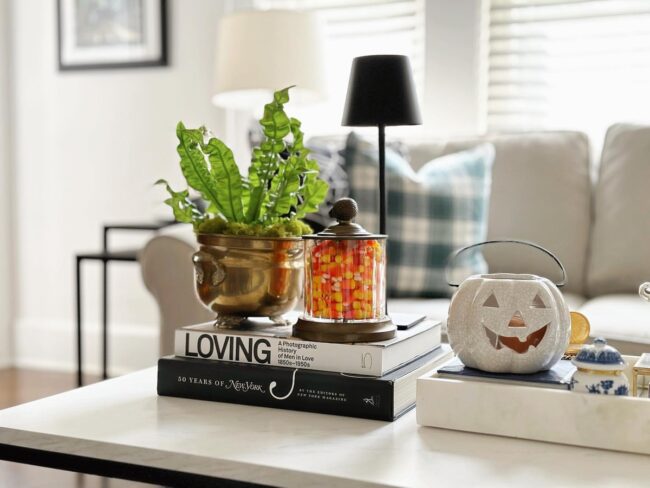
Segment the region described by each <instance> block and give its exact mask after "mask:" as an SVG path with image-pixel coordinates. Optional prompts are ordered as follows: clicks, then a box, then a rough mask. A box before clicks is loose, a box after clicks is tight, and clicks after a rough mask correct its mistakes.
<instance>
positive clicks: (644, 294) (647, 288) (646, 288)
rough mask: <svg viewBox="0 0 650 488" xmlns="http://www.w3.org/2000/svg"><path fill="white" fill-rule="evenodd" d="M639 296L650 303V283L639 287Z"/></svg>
mask: <svg viewBox="0 0 650 488" xmlns="http://www.w3.org/2000/svg"><path fill="white" fill-rule="evenodd" d="M639 296H640V297H641V298H643V299H644V300H645V301H646V302H650V281H648V282H646V283H642V284H641V286H640V287H639Z"/></svg>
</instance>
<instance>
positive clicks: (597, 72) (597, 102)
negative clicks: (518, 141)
mask: <svg viewBox="0 0 650 488" xmlns="http://www.w3.org/2000/svg"><path fill="white" fill-rule="evenodd" d="M485 27H486V34H487V35H486V36H484V38H485V39H486V40H487V46H486V49H484V53H485V57H486V59H485V63H484V66H485V68H486V70H485V71H486V72H487V73H486V77H485V80H486V85H487V86H486V87H485V91H484V93H485V95H486V96H485V114H484V115H485V122H486V127H487V129H488V130H490V131H513V130H527V129H539V128H571V129H578V130H582V131H585V132H587V133H588V134H589V135H592V136H593V135H595V134H596V133H599V132H602V131H604V129H605V128H606V127H607V126H608V125H610V124H612V123H614V122H619V121H639V120H644V119H646V120H647V117H648V114H650V1H648V0H491V1H488V2H487V22H486V25H485ZM598 135H600V134H598Z"/></svg>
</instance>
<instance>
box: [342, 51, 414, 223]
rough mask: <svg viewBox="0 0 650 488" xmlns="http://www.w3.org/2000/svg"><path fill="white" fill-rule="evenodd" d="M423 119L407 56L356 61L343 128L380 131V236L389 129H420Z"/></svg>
mask: <svg viewBox="0 0 650 488" xmlns="http://www.w3.org/2000/svg"><path fill="white" fill-rule="evenodd" d="M421 123H422V117H421V116H420V108H419V106H418V102H417V96H416V93H415V85H414V83H413V75H412V73H411V63H410V62H409V58H408V57H407V56H399V55H392V54H381V55H374V56H361V57H358V58H354V60H353V61H352V70H351V71H350V81H349V83H348V93H347V97H346V99H345V109H344V111H343V122H342V125H344V126H350V127H374V126H377V127H378V129H379V233H380V234H386V233H387V232H386V147H385V145H386V141H385V128H386V126H395V125H420V124H421Z"/></svg>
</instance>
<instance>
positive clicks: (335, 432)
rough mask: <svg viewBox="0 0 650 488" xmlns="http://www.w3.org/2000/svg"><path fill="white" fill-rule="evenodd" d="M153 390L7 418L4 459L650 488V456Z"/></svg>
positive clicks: (168, 475)
mask: <svg viewBox="0 0 650 488" xmlns="http://www.w3.org/2000/svg"><path fill="white" fill-rule="evenodd" d="M155 385H156V370H155V368H151V369H147V370H144V371H140V372H137V373H133V374H130V375H126V376H122V377H120V378H115V379H112V380H108V381H104V382H102V383H97V384H94V385H90V386H87V387H84V388H80V389H77V390H73V391H70V392H67V393H62V394H60V395H55V396H52V397H49V398H45V399H42V400H38V401H35V402H31V403H27V404H24V405H20V406H17V407H14V408H10V409H7V410H3V411H0V458H2V459H6V460H12V461H17V462H24V463H29V464H37V465H41V466H49V467H54V468H60V469H67V470H71V471H80V472H87V473H92V474H100V475H104V476H110V477H119V478H126V479H132V480H135V481H150V482H155V483H159V484H165V485H181V486H200V485H209V484H214V482H215V480H220V481H222V482H226V480H228V482H226V483H225V484H226V485H231V486H241V484H242V483H244V484H247V483H252V484H268V485H281V486H295V487H303V486H323V487H325V486H327V487H330V486H377V485H382V486H396V485H397V486H427V487H429V486H434V485H435V486H485V485H488V486H494V485H503V486H521V487H526V488H532V487H535V486H578V485H579V486H589V487H593V486H649V484H650V470H649V469H648V466H649V464H650V463H648V461H649V460H650V458H649V457H647V456H642V455H634V454H622V453H616V452H610V451H601V450H594V449H585V448H577V447H569V446H561V445H555V444H546V443H540V442H532V441H523V440H515V439H506V438H501V437H493V436H486V435H477V434H468V433H461V432H454V431H448V430H442V429H433V428H427V427H420V426H418V425H417V424H416V423H415V414H414V412H410V413H409V414H407V415H405V416H404V417H402V418H401V419H399V420H398V421H396V422H393V423H388V422H379V421H370V420H360V419H354V418H346V417H336V416H330V415H318V414H311V413H303V412H292V411H286V410H274V409H265V408H258V407H248V406H238V405H229V404H222V403H210V402H201V401H195V400H183V399H176V398H166V397H160V398H159V397H158V396H157V395H156V386H155ZM521 414H522V415H525V412H521ZM541 420H542V419H538V421H541ZM595 428H597V427H595ZM648 442H650V439H649V440H648Z"/></svg>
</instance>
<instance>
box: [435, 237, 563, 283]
mask: <svg viewBox="0 0 650 488" xmlns="http://www.w3.org/2000/svg"><path fill="white" fill-rule="evenodd" d="M488 244H523V245H525V246H530V247H532V248H534V249H537V250H538V251H542V252H543V253H544V254H546V255H548V256H550V257H551V259H552V260H553V261H555V263H556V264H557V265H558V266H559V268H560V270H561V271H562V280H561V281H560V282H559V283H555V286H557V287H558V288H559V287H561V286H564V285H566V281H567V275H566V269H565V268H564V265H563V264H562V262H561V261H560V260H559V258H558V257H557V256H556V255H555V254H553V253H552V252H551V251H549V250H548V249H546V248H545V247H542V246H540V245H539V244H535V243H534V242H529V241H520V240H517V239H496V240H493V241H483V242H477V243H475V244H470V245H469V246H465V247H461V248H460V249H458V250H457V251H454V252H453V253H451V254H450V255H449V259H448V260H447V266H446V267H445V278H446V280H447V284H448V285H449V286H454V287H459V286H460V283H452V282H451V281H450V280H449V269H450V268H451V264H452V263H453V262H454V261H455V260H456V258H458V256H460V255H461V254H462V253H464V252H465V251H468V250H470V249H473V248H475V247H479V246H486V245H488Z"/></svg>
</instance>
